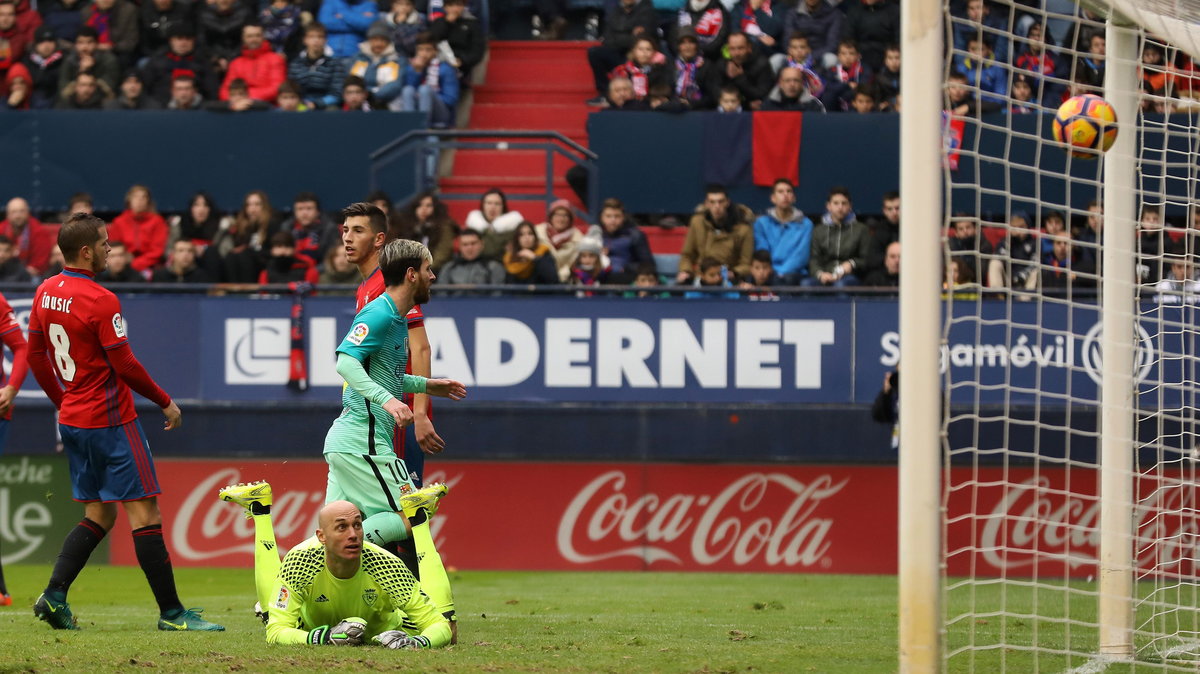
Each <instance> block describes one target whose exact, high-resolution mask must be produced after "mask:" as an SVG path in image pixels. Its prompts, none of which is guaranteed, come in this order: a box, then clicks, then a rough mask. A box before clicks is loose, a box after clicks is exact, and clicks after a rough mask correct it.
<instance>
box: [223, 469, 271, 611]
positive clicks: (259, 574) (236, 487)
mask: <svg viewBox="0 0 1200 674" xmlns="http://www.w3.org/2000/svg"><path fill="white" fill-rule="evenodd" d="M217 495H218V496H220V498H221V500H222V501H229V502H230V503H236V504H238V505H240V506H242V507H243V508H245V509H246V518H247V519H252V520H254V539H255V540H254V591H255V597H256V598H257V600H258V606H257V608H256V612H260V613H261V615H263V616H265V615H266V610H267V609H266V607H267V601H268V599H269V596H268V595H270V594H271V590H272V589H273V585H274V584H275V579H276V578H277V577H278V576H279V566H280V560H279V546H278V544H276V542H275V526H274V524H273V522H272V521H271V501H272V494H271V485H270V484H268V483H267V482H266V481H265V480H259V481H258V482H251V483H248V484H246V483H242V484H231V485H229V486H228V487H225V488H224V489H222V490H221V491H219V492H217Z"/></svg>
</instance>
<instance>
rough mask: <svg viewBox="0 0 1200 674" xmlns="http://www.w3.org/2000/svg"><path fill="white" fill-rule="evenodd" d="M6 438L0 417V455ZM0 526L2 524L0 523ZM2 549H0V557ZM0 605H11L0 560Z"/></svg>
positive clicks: (2, 564) (6, 433)
mask: <svg viewBox="0 0 1200 674" xmlns="http://www.w3.org/2000/svg"><path fill="white" fill-rule="evenodd" d="M7 439H8V420H7V419H0V457H2V456H4V447H5V445H6V444H7V443H6V441H7ZM0 526H2V525H0ZM3 556H4V551H3V550H2V549H0V559H2V558H3ZM0 606H12V597H11V596H10V595H9V594H8V585H7V584H5V582H4V563H3V561H0Z"/></svg>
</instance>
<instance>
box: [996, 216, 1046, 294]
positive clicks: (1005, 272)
mask: <svg viewBox="0 0 1200 674" xmlns="http://www.w3.org/2000/svg"><path fill="white" fill-rule="evenodd" d="M1039 252H1040V246H1039V245H1038V242H1037V239H1036V238H1034V236H1033V232H1031V231H1030V229H1029V217H1028V216H1027V215H1025V214H1024V213H1021V212H1016V213H1013V214H1012V216H1011V217H1010V218H1009V219H1008V232H1007V233H1006V234H1005V235H1004V239H1003V240H1002V241H1001V242H1000V245H999V246H998V247H997V248H996V256H995V257H994V258H992V260H991V261H990V262H988V270H987V282H988V287H989V288H1012V289H1014V290H1016V289H1021V288H1024V287H1026V285H1027V283H1028V281H1029V277H1030V276H1033V275H1036V273H1037V261H1038V254H1039Z"/></svg>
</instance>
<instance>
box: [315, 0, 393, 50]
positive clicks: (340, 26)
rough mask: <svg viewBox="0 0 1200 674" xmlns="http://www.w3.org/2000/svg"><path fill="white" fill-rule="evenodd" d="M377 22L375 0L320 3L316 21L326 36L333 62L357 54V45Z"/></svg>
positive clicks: (341, 0)
mask: <svg viewBox="0 0 1200 674" xmlns="http://www.w3.org/2000/svg"><path fill="white" fill-rule="evenodd" d="M378 18H379V7H378V6H377V5H376V4H375V0H324V2H322V3H321V11H320V13H319V14H318V16H317V20H318V21H320V22H321V23H322V24H324V25H325V30H327V31H328V34H329V48H330V49H332V50H333V56H334V58H339V59H344V58H350V57H352V56H354V55H355V54H357V53H358V43H359V42H362V41H363V40H365V39H366V38H367V29H368V28H370V27H371V24H373V23H375V21H376V20H377V19H378Z"/></svg>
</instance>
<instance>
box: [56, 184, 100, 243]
mask: <svg viewBox="0 0 1200 674" xmlns="http://www.w3.org/2000/svg"><path fill="white" fill-rule="evenodd" d="M94 206H95V205H94V204H93V203H92V195H90V194H88V193H87V192H76V193H75V194H72V195H71V200H70V201H68V202H67V210H66V211H63V212H62V213H59V214H58V221H59V222H66V221H67V218H69V217H71V215H73V214H75V213H87V214H88V215H91V214H92V213H93V212H94V211H95V208H94ZM55 236H57V233H55Z"/></svg>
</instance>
